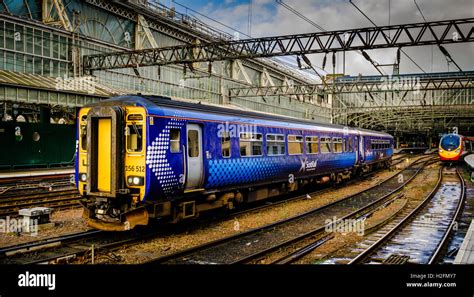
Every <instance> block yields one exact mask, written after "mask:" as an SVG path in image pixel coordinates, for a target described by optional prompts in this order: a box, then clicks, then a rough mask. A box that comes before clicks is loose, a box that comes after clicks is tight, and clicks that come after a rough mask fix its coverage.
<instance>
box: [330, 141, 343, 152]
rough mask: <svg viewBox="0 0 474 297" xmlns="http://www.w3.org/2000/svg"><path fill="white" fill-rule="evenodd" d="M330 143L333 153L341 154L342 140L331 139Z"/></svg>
mask: <svg viewBox="0 0 474 297" xmlns="http://www.w3.org/2000/svg"><path fill="white" fill-rule="evenodd" d="M332 143H333V147H334V152H335V153H342V138H340V137H333V138H332Z"/></svg>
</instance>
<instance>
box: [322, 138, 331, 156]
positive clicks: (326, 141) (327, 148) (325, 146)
mask: <svg viewBox="0 0 474 297" xmlns="http://www.w3.org/2000/svg"><path fill="white" fill-rule="evenodd" d="M331 151H332V149H331V138H329V137H321V153H323V154H324V153H330V152H331Z"/></svg>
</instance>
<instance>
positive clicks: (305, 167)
mask: <svg viewBox="0 0 474 297" xmlns="http://www.w3.org/2000/svg"><path fill="white" fill-rule="evenodd" d="M316 167H318V160H314V161H308V159H307V158H304V159H301V167H300V170H299V172H307V171H313V170H316Z"/></svg>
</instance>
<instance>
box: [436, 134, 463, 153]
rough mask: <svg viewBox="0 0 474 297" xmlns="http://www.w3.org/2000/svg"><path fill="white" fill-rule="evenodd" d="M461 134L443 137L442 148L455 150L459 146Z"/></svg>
mask: <svg viewBox="0 0 474 297" xmlns="http://www.w3.org/2000/svg"><path fill="white" fill-rule="evenodd" d="M459 144H460V137H459V135H446V136H444V137H443V138H442V139H441V148H442V149H444V150H447V151H452V150H455V149H457V148H458V147H459Z"/></svg>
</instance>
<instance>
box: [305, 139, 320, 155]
mask: <svg viewBox="0 0 474 297" xmlns="http://www.w3.org/2000/svg"><path fill="white" fill-rule="evenodd" d="M306 153H307V154H317V153H319V138H318V137H317V136H306Z"/></svg>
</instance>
